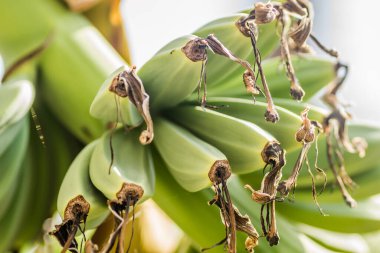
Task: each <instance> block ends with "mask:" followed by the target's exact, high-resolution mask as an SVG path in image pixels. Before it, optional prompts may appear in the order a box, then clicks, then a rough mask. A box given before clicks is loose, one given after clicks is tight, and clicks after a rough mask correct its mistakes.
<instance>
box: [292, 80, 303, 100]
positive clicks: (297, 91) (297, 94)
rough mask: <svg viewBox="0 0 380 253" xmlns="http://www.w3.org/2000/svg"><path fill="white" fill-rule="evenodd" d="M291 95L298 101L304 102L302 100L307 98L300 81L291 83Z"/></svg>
mask: <svg viewBox="0 0 380 253" xmlns="http://www.w3.org/2000/svg"><path fill="white" fill-rule="evenodd" d="M290 95H291V96H292V98H293V99H294V100H297V101H302V98H303V97H304V96H305V91H304V90H303V89H302V87H301V86H300V85H299V83H298V80H296V81H295V82H293V81H291V82H290Z"/></svg>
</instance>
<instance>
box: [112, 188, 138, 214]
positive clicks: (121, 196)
mask: <svg viewBox="0 0 380 253" xmlns="http://www.w3.org/2000/svg"><path fill="white" fill-rule="evenodd" d="M143 195H144V189H143V188H142V187H141V186H139V185H137V184H133V183H123V185H122V186H121V189H120V191H119V192H118V193H116V200H114V201H113V202H114V203H117V204H118V205H120V206H122V207H123V208H125V207H126V204H127V199H128V198H130V200H131V201H130V203H129V206H133V205H135V204H136V203H135V202H134V201H136V202H137V201H138V200H139V199H141V198H142V196H143Z"/></svg>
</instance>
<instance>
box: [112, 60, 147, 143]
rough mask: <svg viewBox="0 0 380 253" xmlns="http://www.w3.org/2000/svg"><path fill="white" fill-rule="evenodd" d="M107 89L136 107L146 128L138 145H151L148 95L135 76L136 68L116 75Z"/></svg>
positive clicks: (133, 67)
mask: <svg viewBox="0 0 380 253" xmlns="http://www.w3.org/2000/svg"><path fill="white" fill-rule="evenodd" d="M108 89H109V91H111V92H114V93H115V94H116V95H118V96H120V97H128V99H129V101H131V103H132V104H133V105H134V106H136V108H137V110H138V111H139V113H140V115H141V116H142V117H143V118H144V121H145V123H146V126H147V129H146V130H144V131H143V132H142V133H141V135H140V143H141V144H143V145H146V144H149V143H151V142H152V141H153V138H154V132H153V120H152V117H151V116H150V110H149V95H148V94H147V93H146V92H145V88H144V85H143V83H142V81H141V79H140V78H139V77H138V76H137V74H136V67H135V66H132V68H131V69H130V70H127V71H123V72H121V73H120V74H118V75H117V76H116V77H115V78H114V79H113V80H112V82H111V85H110V87H109V88H108Z"/></svg>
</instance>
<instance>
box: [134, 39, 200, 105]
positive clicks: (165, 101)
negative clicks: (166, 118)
mask: <svg viewBox="0 0 380 253" xmlns="http://www.w3.org/2000/svg"><path fill="white" fill-rule="evenodd" d="M194 38H196V37H195V36H192V35H188V36H183V37H180V38H178V39H175V40H173V41H172V42H170V43H168V44H167V45H166V46H164V47H163V48H161V49H160V51H158V52H157V53H156V55H154V56H153V58H152V59H150V60H149V61H148V62H147V63H145V64H144V65H143V66H142V67H141V69H140V70H139V71H138V75H139V77H140V78H141V80H142V82H143V83H144V86H145V89H146V91H147V93H148V94H149V95H150V107H151V111H158V110H160V109H162V108H168V107H172V106H175V105H177V104H178V103H180V102H182V101H183V100H184V99H185V98H187V97H188V96H189V95H191V94H192V92H193V91H194V90H195V88H196V87H197V85H198V80H199V73H200V71H201V62H192V61H191V60H190V59H189V58H187V57H186V55H185V54H184V53H183V52H182V51H181V48H182V47H183V46H185V44H186V43H187V42H188V41H190V40H192V39H194Z"/></svg>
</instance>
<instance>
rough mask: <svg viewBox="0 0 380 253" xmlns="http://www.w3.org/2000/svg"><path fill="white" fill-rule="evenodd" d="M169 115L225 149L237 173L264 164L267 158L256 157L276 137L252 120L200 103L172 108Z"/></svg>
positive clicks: (206, 139) (260, 166)
mask: <svg viewBox="0 0 380 253" xmlns="http://www.w3.org/2000/svg"><path fill="white" fill-rule="evenodd" d="M174 115H175V116H174ZM167 116H168V117H170V118H171V119H172V120H173V121H175V122H178V123H179V124H180V125H182V126H183V127H185V128H187V129H189V130H190V131H192V132H194V133H195V134H196V135H197V136H199V137H201V138H202V139H204V140H205V141H207V142H208V143H210V144H211V145H213V146H215V147H216V148H218V149H219V150H220V151H222V152H223V153H224V154H225V155H226V157H227V158H228V160H229V162H230V164H231V169H232V172H233V173H237V174H242V173H248V172H253V171H256V170H258V169H260V168H263V167H264V165H265V164H264V162H263V161H262V160H261V159H255V157H260V154H261V151H262V149H263V148H264V146H265V145H266V143H267V142H268V141H271V140H274V138H273V137H272V136H271V135H270V134H269V133H267V132H266V131H264V130H263V129H261V128H259V127H258V126H257V125H255V124H253V123H251V122H248V121H245V120H241V119H238V118H235V117H231V116H228V115H225V114H222V113H219V112H216V111H212V110H209V109H202V108H201V107H199V106H188V105H187V106H181V107H178V108H175V109H172V110H171V111H170V113H168V114H167ZM194 120H196V122H197V124H194Z"/></svg>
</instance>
